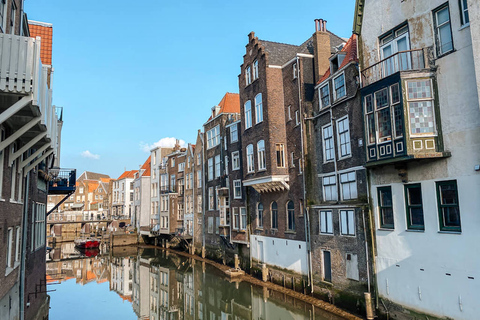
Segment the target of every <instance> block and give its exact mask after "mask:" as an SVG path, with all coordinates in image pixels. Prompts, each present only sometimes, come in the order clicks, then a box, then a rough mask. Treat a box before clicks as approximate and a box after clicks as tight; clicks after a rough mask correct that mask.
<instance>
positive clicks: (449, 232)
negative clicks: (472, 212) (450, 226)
mask: <svg viewBox="0 0 480 320" xmlns="http://www.w3.org/2000/svg"><path fill="white" fill-rule="evenodd" d="M438 233H446V234H462V231H438Z"/></svg>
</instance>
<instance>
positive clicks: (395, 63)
mask: <svg viewBox="0 0 480 320" xmlns="http://www.w3.org/2000/svg"><path fill="white" fill-rule="evenodd" d="M427 54H428V48H422V49H415V50H407V51H399V52H397V53H395V54H393V55H391V56H389V57H387V58H385V59H383V60H380V61H379V62H377V63H375V64H373V65H371V66H370V67H368V68H366V69H364V70H363V71H362V86H363V87H366V86H368V85H370V84H372V83H374V82H377V81H379V80H381V79H383V78H385V77H388V76H389V75H392V74H394V73H396V72H398V71H409V70H421V69H425V61H426V60H427V59H428V56H427Z"/></svg>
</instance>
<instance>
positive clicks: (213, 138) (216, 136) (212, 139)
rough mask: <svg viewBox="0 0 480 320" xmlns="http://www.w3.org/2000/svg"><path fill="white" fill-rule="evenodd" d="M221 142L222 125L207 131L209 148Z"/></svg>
mask: <svg viewBox="0 0 480 320" xmlns="http://www.w3.org/2000/svg"><path fill="white" fill-rule="evenodd" d="M219 144H220V125H217V126H216V127H215V128H213V129H210V130H208V131H207V149H210V148H213V147H215V146H218V145H219Z"/></svg>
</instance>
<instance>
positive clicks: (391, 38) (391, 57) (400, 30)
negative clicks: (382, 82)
mask: <svg viewBox="0 0 480 320" xmlns="http://www.w3.org/2000/svg"><path fill="white" fill-rule="evenodd" d="M379 43H380V45H381V47H380V58H381V59H382V60H383V62H382V65H381V67H382V71H383V74H382V76H383V77H387V76H389V75H391V74H393V73H395V72H397V71H399V70H409V69H411V64H412V63H411V56H410V54H409V53H408V52H403V51H408V50H410V45H409V44H410V41H409V35H408V25H407V24H401V25H400V26H397V27H395V28H393V29H392V30H390V31H389V32H387V33H385V34H383V36H382V38H381V39H379ZM399 52H403V53H399Z"/></svg>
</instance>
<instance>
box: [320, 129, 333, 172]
mask: <svg viewBox="0 0 480 320" xmlns="http://www.w3.org/2000/svg"><path fill="white" fill-rule="evenodd" d="M325 129H329V130H330V132H329V136H326V135H325ZM327 140H331V145H330V147H329V148H328V149H327ZM322 146H323V163H327V162H331V161H335V141H333V126H332V124H331V123H329V124H327V125H324V126H323V127H322ZM327 151H331V153H332V155H329V156H328V158H327Z"/></svg>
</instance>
